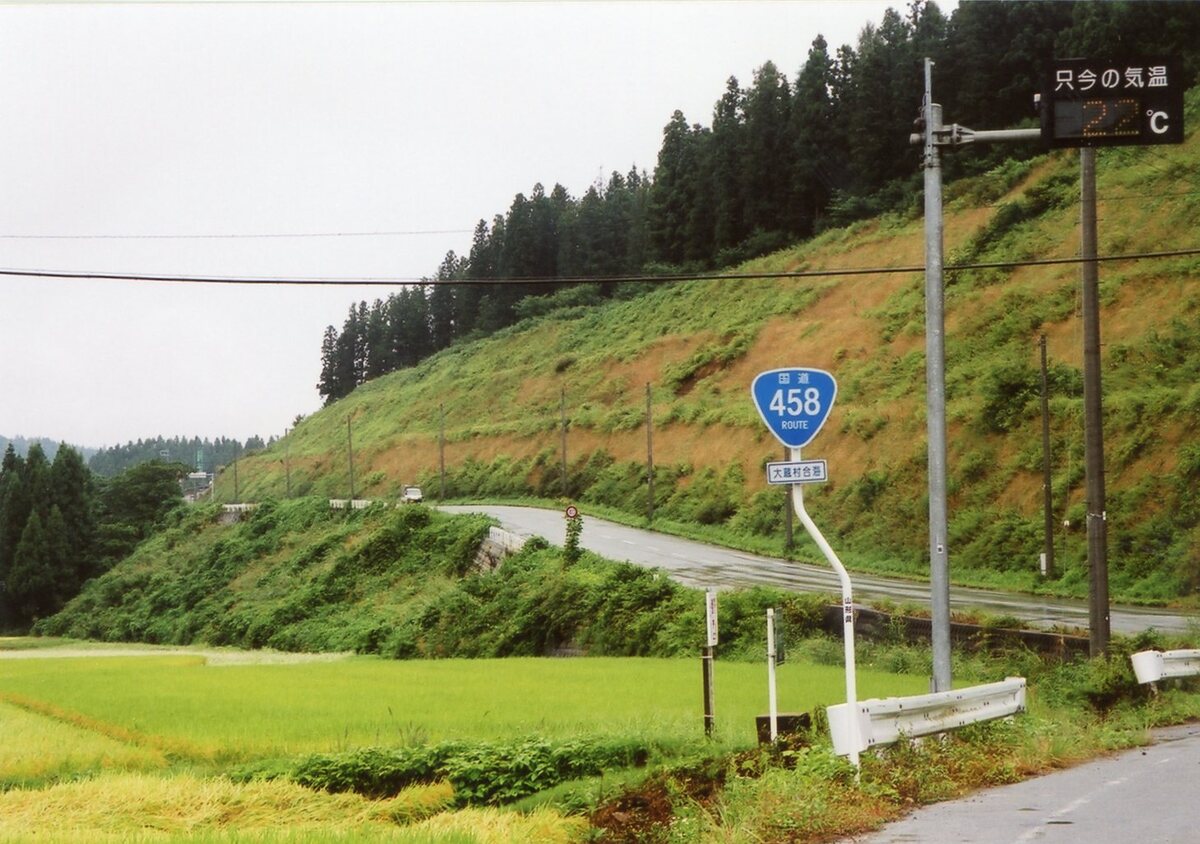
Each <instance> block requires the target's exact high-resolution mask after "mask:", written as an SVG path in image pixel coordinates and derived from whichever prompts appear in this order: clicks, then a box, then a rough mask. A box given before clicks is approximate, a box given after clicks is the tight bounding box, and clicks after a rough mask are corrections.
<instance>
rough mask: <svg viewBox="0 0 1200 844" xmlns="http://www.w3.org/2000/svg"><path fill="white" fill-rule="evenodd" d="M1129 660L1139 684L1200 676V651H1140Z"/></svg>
mask: <svg viewBox="0 0 1200 844" xmlns="http://www.w3.org/2000/svg"><path fill="white" fill-rule="evenodd" d="M1129 660H1130V662H1132V663H1133V673H1134V674H1135V675H1136V676H1137V681H1138V682H1139V683H1157V682H1158V681H1159V680H1165V679H1168V678H1170V677H1194V676H1196V675H1197V674H1200V650H1184V651H1138V652H1137V653H1135V654H1132V655H1131V656H1130V657H1129Z"/></svg>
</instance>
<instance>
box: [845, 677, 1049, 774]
mask: <svg viewBox="0 0 1200 844" xmlns="http://www.w3.org/2000/svg"><path fill="white" fill-rule="evenodd" d="M1024 711H1025V678H1024V677H1009V678H1008V679H1006V680H1004V681H1003V682H1000V683H988V684H986V685H983V686H971V687H970V688H966V689H955V690H953V691H949V692H935V693H933V694H928V695H916V696H913V697H889V698H872V699H870V700H860V701H859V702H858V703H857V704H856V706H855V707H854V711H853V712H851V711H850V710H849V707H848V706H847V704H844V703H840V704H838V705H836V706H830V707H827V708H826V713H827V714H828V716H829V732H830V734H831V735H832V737H833V750H834V752H835V753H837V754H838V755H839V756H849V755H850V754H851V751H852V750H857V751H860V752H861V751H863V750H867V749H869V748H872V747H877V746H880V745H884V744H891V743H893V742H895V741H898V740H899V739H900V738H901V737H902V736H905V737H908V738H916V737H917V736H928V735H933V734H934V733H944V732H947V731H948V730H954V729H958V728H959V727H965V726H967V725H968V724H978V723H980V722H981V721H991V720H994V719H996V718H1005V717H1007V716H1009V715H1015V714H1017V713H1018V712H1024ZM855 726H857V729H854V728H855ZM855 734H857V737H858V747H857V748H855V747H854V739H853V736H855Z"/></svg>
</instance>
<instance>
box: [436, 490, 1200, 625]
mask: <svg viewBox="0 0 1200 844" xmlns="http://www.w3.org/2000/svg"><path fill="white" fill-rule="evenodd" d="M440 509H442V510H446V511H447V512H457V513H486V514H487V515H489V516H491V517H492V518H495V519H497V520H498V521H499V522H500V524H501V526H503V527H504V529H505V530H508V531H510V532H511V533H515V534H517V535H519V536H541V537H544V538H545V539H547V540H549V541H550V542H553V543H555V544H559V545H561V544H562V542H563V537H564V535H565V524H564V515H563V513H562V512H561V511H559V510H544V509H539V508H535V507H513V506H507V505H491V504H479V505H465V506H445V507H441V508H440ZM580 544H581V545H583V547H584V548H587V549H588V550H589V551H593V552H595V553H597V554H600V555H601V556H604V557H608V558H609V559H612V560H628V561H629V562H631V563H635V564H637V565H639V566H647V567H650V568H660V569H663V570H664V571H665V572H667V574H668V575H670V576H671V577H672V578H673V579H674V580H677V581H679V582H680V583H682V584H684V585H686V586H695V587H700V588H705V587H716V588H728V587H732V586H755V585H766V586H777V587H779V588H782V589H790V590H793V591H798V592H829V593H831V594H834V595H837V594H840V593H841V587H840V585H839V584H838V580H837V576H836V575H835V574H834V573H833V571H832V570H831V569H829V568H827V567H824V566H814V565H809V564H806V563H796V562H791V561H788V560H778V559H773V558H771V557H760V556H757V555H755V554H747V553H744V552H742V551H733V550H730V549H728V548H720V547H717V546H714V545H706V544H704V543H702V542H695V541H692V540H690V539H680V538H679V537H675V536H669V535H667V534H663V533H654V532H652V531H648V530H641V529H639V528H632V527H626V526H625V525H618V524H616V523H614V522H609V521H605V520H604V519H598V518H595V517H593V516H586V515H585V516H584V528H583V534H582V536H581V537H580ZM850 579H851V582H852V583H853V586H854V596H855V598H856V599H864V598H865V599H881V598H888V599H891V600H893V601H897V602H911V603H915V604H919V605H922V606H929V585H928V584H926V583H920V582H917V581H911V580H899V579H895V578H888V577H879V576H877V575H870V574H861V573H854V572H851V574H850ZM950 606H951V609H953V610H982V611H984V612H988V613H991V614H993V615H1011V616H1014V617H1016V618H1020V619H1022V620H1023V621H1026V622H1028V623H1030V624H1031V625H1034V626H1037V627H1051V626H1054V625H1062V626H1067V627H1080V628H1085V629H1086V628H1087V626H1088V607H1087V602H1085V601H1076V600H1070V599H1067V598H1043V597H1040V596H1037V595H1025V594H1021V593H1016V592H1001V591H998V590H992V589H971V588H968V587H964V586H952V587H951V588H950ZM1194 621H1195V619H1194V616H1190V615H1183V614H1180V613H1175V612H1171V611H1170V610H1165V609H1157V608H1152V607H1130V606H1119V605H1116V604H1113V605H1112V606H1111V609H1110V624H1111V627H1112V630H1113V632H1116V633H1136V632H1138V631H1141V630H1146V629H1149V628H1155V629H1157V630H1163V631H1172V632H1182V631H1186V630H1188V629H1189V627H1190V626H1191V625H1192V624H1194Z"/></svg>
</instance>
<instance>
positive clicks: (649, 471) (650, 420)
mask: <svg viewBox="0 0 1200 844" xmlns="http://www.w3.org/2000/svg"><path fill="white" fill-rule="evenodd" d="M646 521H647V522H653V521H654V409H653V405H652V403H651V398H650V382H649V381H647V382H646Z"/></svg>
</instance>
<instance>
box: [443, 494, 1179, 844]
mask: <svg viewBox="0 0 1200 844" xmlns="http://www.w3.org/2000/svg"><path fill="white" fill-rule="evenodd" d="M441 509H443V510H447V511H449V512H470V513H486V514H488V515H489V516H492V517H493V518H495V519H497V520H499V522H500V524H501V525H502V526H503V527H504V528H505V529H506V530H508V531H510V532H512V533H515V534H518V535H520V536H542V537H544V538H545V539H547V540H548V541H550V542H552V543H554V544H556V545H561V544H562V542H563V538H564V536H565V530H566V525H565V517H564V514H563V513H562V512H561V511H559V510H543V509H538V508H534V507H513V506H506V505H482V504H481V505H467V506H447V507H442V508H441ZM580 544H581V545H583V547H585V548H587V549H588V550H589V551H594V552H595V553H597V554H600V555H601V556H604V557H608V558H609V559H613V560H628V561H629V562H631V563H635V564H637V565H640V566H647V567H652V568H661V569H663V570H664V571H666V572H667V573H668V574H669V575H670V576H671V577H672V578H674V579H675V580H677V581H679V582H680V583H683V584H685V585H687V586H695V587H700V588H705V587H716V588H728V587H733V586H753V585H759V584H761V585H768V586H778V587H780V588H783V589H791V590H795V591H800V592H828V593H830V594H834V595H837V594H840V593H841V587H840V586H839V585H838V580H837V576H836V575H835V574H834V573H833V571H832V569H830V568H828V567H826V566H814V565H808V564H805V563H796V562H791V561H788V560H778V559H773V558H770V557H760V556H757V555H755V554H746V553H744V552H741V551H732V550H730V549H728V548H720V547H717V546H714V545H706V544H704V543H701V542H694V541H692V540H689V539H680V538H678V537H674V536H668V535H667V534H662V533H654V532H652V531H647V530H641V529H638V528H631V527H626V526H624V525H618V524H615V523H613V522H609V521H605V520H604V519H598V518H595V517H593V516H588V515H586V514H585V515H584V527H583V534H582V536H581V537H580ZM951 565H953V560H951ZM850 577H851V581H852V583H853V588H854V598H855V600H873V599H881V598H890V599H891V600H893V601H896V602H897V603H905V602H911V603H915V604H918V605H922V606H926V607H927V606H929V585H928V584H927V583H920V582H917V581H911V580H898V579H894V578H887V577H878V576H875V575H869V574H856V573H854V572H851V575H850ZM950 606H951V609H952V610H955V611H958V610H964V611H969V610H981V611H984V612H986V613H989V614H992V615H1011V616H1014V617H1016V618H1020V619H1022V620H1023V621H1026V622H1028V623H1029V624H1031V625H1032V626H1036V627H1051V626H1054V625H1063V626H1071V627H1080V628H1084V629H1086V628H1087V626H1088V608H1087V603H1086V602H1085V601H1073V600H1069V599H1064V598H1043V597H1039V596H1035V595H1025V594H1020V593H1014V592H1001V591H997V590H990V589H970V588H967V587H961V586H954V587H951V589H950ZM1194 622H1195V617H1194V616H1191V615H1184V614H1180V613H1175V612H1171V611H1169V610H1165V609H1156V608H1147V607H1130V606H1120V605H1116V604H1114V605H1112V606H1111V610H1110V622H1109V623H1110V625H1111V628H1112V630H1113V632H1116V633H1134V632H1138V631H1141V630H1146V629H1148V628H1155V629H1158V630H1163V631H1185V630H1187V629H1188V628H1189V626H1190V625H1191V624H1193V623H1194ZM1198 835H1200V833H1198ZM1197 840H1200V837H1198V839H1197Z"/></svg>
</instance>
